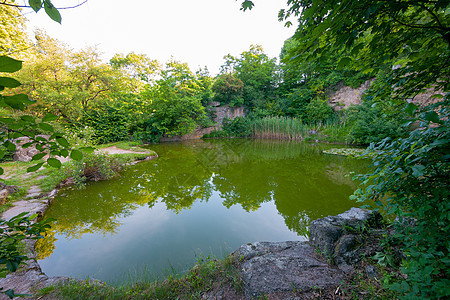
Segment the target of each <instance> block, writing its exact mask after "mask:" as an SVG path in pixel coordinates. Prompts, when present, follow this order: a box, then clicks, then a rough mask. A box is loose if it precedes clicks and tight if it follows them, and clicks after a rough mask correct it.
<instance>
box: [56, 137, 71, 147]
mask: <svg viewBox="0 0 450 300" xmlns="http://www.w3.org/2000/svg"><path fill="white" fill-rule="evenodd" d="M56 142H58V144H60V145H61V146H63V147H65V148H69V147H70V144H69V142H68V141H67V140H66V139H65V138H63V137H60V138H57V139H56Z"/></svg>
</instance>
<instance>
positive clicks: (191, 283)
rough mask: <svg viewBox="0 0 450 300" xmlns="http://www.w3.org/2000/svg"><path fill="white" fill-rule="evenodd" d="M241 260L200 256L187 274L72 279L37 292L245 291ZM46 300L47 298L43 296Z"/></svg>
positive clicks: (144, 294) (175, 295)
mask: <svg viewBox="0 0 450 300" xmlns="http://www.w3.org/2000/svg"><path fill="white" fill-rule="evenodd" d="M238 269H239V262H238V260H237V259H236V258H235V257H234V256H232V255H230V256H228V257H227V258H226V259H224V260H217V259H214V258H210V257H209V256H208V257H206V258H204V259H203V258H199V259H198V260H197V264H196V265H195V266H194V267H193V268H192V269H191V270H190V271H189V272H188V273H187V274H185V275H183V276H178V275H171V276H169V277H168V278H166V279H164V280H155V281H141V282H136V283H133V284H129V285H122V286H116V287H113V286H109V285H106V284H101V283H96V282H93V281H92V280H91V281H90V280H85V281H79V280H70V281H69V283H66V284H59V285H55V286H53V287H50V288H45V289H42V290H39V291H37V293H36V295H35V296H36V297H44V296H48V297H49V298H51V299H55V298H56V299H202V297H203V296H204V295H207V294H208V293H210V292H213V291H217V290H220V289H223V288H230V289H232V290H233V291H235V292H236V293H240V294H242V293H243V283H242V279H241V277H240V275H239V272H238ZM44 299H45V298H44Z"/></svg>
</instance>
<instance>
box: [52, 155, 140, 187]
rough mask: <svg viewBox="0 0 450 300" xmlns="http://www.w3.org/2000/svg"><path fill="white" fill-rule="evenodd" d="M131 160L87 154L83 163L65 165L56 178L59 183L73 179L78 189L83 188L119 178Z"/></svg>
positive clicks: (123, 157)
mask: <svg viewBox="0 0 450 300" xmlns="http://www.w3.org/2000/svg"><path fill="white" fill-rule="evenodd" d="M145 156H146V155H145ZM130 160H131V161H133V160H134V159H132V158H131V157H128V156H121V155H118V156H113V155H108V154H105V153H101V152H95V153H91V154H85V155H84V157H83V159H82V160H81V161H71V162H69V163H67V164H65V165H64V167H63V168H62V169H61V172H60V173H59V174H57V175H56V176H57V177H58V178H59V180H58V181H61V180H64V179H66V178H72V179H73V181H74V184H75V185H76V186H77V187H78V188H83V187H84V184H85V183H86V182H87V181H98V180H107V179H111V178H113V177H115V176H117V175H118V173H119V172H120V171H121V170H122V169H123V168H124V165H125V164H126V163H127V162H128V161H130Z"/></svg>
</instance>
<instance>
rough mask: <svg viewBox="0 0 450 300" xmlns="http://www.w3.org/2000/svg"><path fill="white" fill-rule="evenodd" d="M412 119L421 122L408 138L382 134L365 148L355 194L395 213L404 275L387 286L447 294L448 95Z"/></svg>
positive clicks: (416, 294) (431, 295) (432, 295)
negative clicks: (368, 162) (367, 169)
mask: <svg viewBox="0 0 450 300" xmlns="http://www.w3.org/2000/svg"><path fill="white" fill-rule="evenodd" d="M416 108H417V107H415V106H414V105H412V104H409V105H408V106H407V111H409V112H410V113H413V112H414V111H415V110H416ZM412 121H420V122H421V123H420V127H419V128H418V129H416V130H414V131H412V132H411V133H410V134H409V136H407V137H405V138H401V139H398V140H396V141H392V140H391V139H389V138H387V139H385V140H384V141H383V142H381V143H379V144H377V145H375V144H372V145H371V146H370V147H369V151H370V152H371V153H372V155H373V166H374V169H373V172H372V173H370V174H366V175H364V176H362V177H361V180H362V181H363V184H366V185H367V184H368V186H367V187H366V188H365V189H364V190H358V191H357V192H356V193H355V197H357V198H359V200H360V201H375V204H376V205H377V209H380V210H382V211H384V212H385V213H386V214H394V215H396V216H398V219H397V220H396V221H395V222H394V225H395V226H396V237H398V238H399V239H400V241H401V243H402V248H403V251H404V254H405V259H404V261H403V262H402V268H401V270H402V272H403V273H404V274H406V276H405V279H404V280H402V281H400V282H397V283H394V284H393V285H391V286H390V288H391V289H394V290H396V291H399V292H402V293H404V295H405V299H418V298H420V299H437V298H448V297H449V296H450V289H449V288H448V287H449V286H450V279H449V278H450V256H449V242H448V236H449V228H450V222H449V221H450V220H449V218H450V202H449V194H450V190H449V186H450V128H449V125H450V109H449V95H447V100H446V101H445V102H442V103H440V104H435V105H433V106H430V107H429V108H427V109H424V110H423V111H421V112H420V113H419V114H418V117H417V118H416V119H413V120H412ZM382 200H383V201H382ZM407 223H412V224H413V225H407Z"/></svg>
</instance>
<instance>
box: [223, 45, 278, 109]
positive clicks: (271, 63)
mask: <svg viewBox="0 0 450 300" xmlns="http://www.w3.org/2000/svg"><path fill="white" fill-rule="evenodd" d="M224 59H225V63H224V65H223V66H222V73H226V72H234V73H235V74H236V77H237V78H238V79H239V80H241V81H242V82H243V84H244V86H243V99H244V105H245V106H247V107H248V108H251V109H253V108H256V107H262V106H264V105H265V103H266V102H267V101H269V100H271V99H273V98H274V96H275V94H274V93H275V88H276V85H277V81H276V79H277V76H276V59H275V58H269V57H268V56H267V55H266V54H265V53H264V51H263V48H262V47H261V46H258V45H251V46H250V49H249V50H248V51H244V52H242V54H241V55H240V57H239V58H237V57H233V56H231V55H229V54H228V55H226V56H225V57H224Z"/></svg>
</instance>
